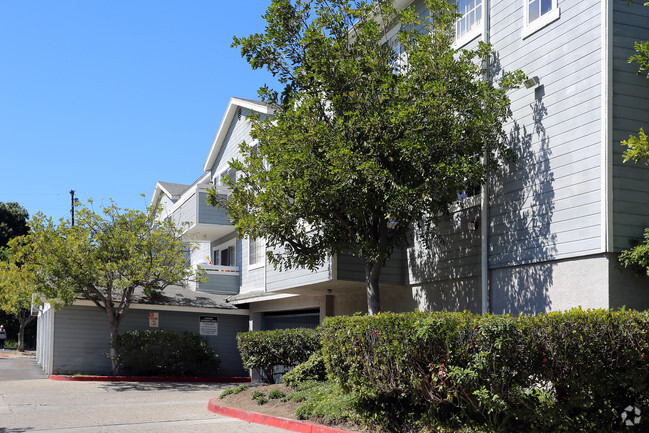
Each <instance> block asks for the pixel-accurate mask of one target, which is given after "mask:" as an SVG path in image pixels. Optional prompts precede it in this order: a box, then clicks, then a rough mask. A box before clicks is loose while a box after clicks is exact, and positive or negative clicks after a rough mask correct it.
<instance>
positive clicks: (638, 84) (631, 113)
mask: <svg viewBox="0 0 649 433" xmlns="http://www.w3.org/2000/svg"><path fill="white" fill-rule="evenodd" d="M647 39H649V7H646V6H643V5H642V2H639V3H637V2H636V3H634V4H631V5H627V3H626V2H622V1H620V2H613V58H612V61H613V134H612V135H613V136H612V146H613V212H614V214H613V224H614V226H613V236H614V238H613V246H614V250H615V251H620V250H622V249H626V248H629V247H630V246H631V240H632V239H634V238H635V239H640V238H642V235H643V231H644V229H645V227H649V190H648V189H647V186H648V185H649V168H648V167H647V166H645V165H643V164H639V165H636V164H635V163H633V162H627V163H626V164H623V163H622V153H623V152H624V150H625V147H624V146H621V145H620V141H622V140H626V139H627V138H628V137H629V135H630V134H633V135H636V136H637V133H638V130H639V129H640V127H644V129H645V131H646V132H649V122H648V120H649V103H648V101H649V80H647V77H646V75H645V74H641V75H638V74H637V73H636V71H637V63H631V64H629V63H628V62H627V60H628V58H629V57H631V56H632V55H633V54H634V53H635V51H634V50H633V43H634V42H635V41H641V40H647Z"/></svg>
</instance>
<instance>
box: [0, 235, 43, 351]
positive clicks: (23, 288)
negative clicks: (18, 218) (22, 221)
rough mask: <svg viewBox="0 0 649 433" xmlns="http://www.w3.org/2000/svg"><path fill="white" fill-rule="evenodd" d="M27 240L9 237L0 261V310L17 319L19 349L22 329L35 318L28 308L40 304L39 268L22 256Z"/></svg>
mask: <svg viewBox="0 0 649 433" xmlns="http://www.w3.org/2000/svg"><path fill="white" fill-rule="evenodd" d="M29 239H30V238H29V236H28V235H25V236H18V237H15V238H13V239H11V240H10V241H9V243H8V244H7V249H6V260H3V261H0V310H3V311H4V312H6V313H9V314H11V315H13V316H15V317H16V319H17V320H18V346H17V351H18V352H22V351H24V349H25V329H26V328H27V325H29V324H30V323H31V322H32V320H34V318H35V316H32V314H31V309H32V307H33V306H36V307H37V306H38V305H39V304H40V296H39V294H38V288H37V285H38V269H39V267H38V265H37V264H35V263H30V262H29V261H27V262H26V261H25V260H24V259H23V258H24V256H25V254H28V251H29V250H30V247H31V245H29V244H28V243H29V242H30V241H29Z"/></svg>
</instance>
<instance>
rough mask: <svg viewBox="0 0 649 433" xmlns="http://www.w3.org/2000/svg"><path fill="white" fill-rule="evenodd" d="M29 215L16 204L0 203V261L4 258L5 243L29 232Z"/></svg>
mask: <svg viewBox="0 0 649 433" xmlns="http://www.w3.org/2000/svg"><path fill="white" fill-rule="evenodd" d="M28 218H29V213H27V210H26V209H25V208H24V207H22V206H21V205H19V204H18V203H16V202H7V203H3V202H0V260H2V259H3V258H4V256H5V248H6V246H7V243H8V242H9V241H10V240H11V239H12V238H15V237H18V236H23V235H26V234H27V233H28V232H29V227H27V219H28Z"/></svg>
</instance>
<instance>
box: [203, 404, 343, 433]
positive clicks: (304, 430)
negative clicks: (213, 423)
mask: <svg viewBox="0 0 649 433" xmlns="http://www.w3.org/2000/svg"><path fill="white" fill-rule="evenodd" d="M215 400H218V398H213V399H211V400H210V402H209V403H208V404H207V409H208V410H209V411H210V412H214V413H217V414H219V415H225V416H229V417H232V418H238V419H240V420H243V421H248V422H254V423H255V424H263V425H267V426H270V427H277V428H281V429H284V430H290V431H294V432H299V433H350V432H349V430H340V429H337V428H333V427H327V426H324V425H319V424H311V423H308V422H304V421H298V420H295V419H289V418H282V417H278V416H272V415H265V414H263V413H257V412H249V411H247V410H241V409H233V408H231V407H225V406H219V405H218V404H216V403H215V402H214V401H215Z"/></svg>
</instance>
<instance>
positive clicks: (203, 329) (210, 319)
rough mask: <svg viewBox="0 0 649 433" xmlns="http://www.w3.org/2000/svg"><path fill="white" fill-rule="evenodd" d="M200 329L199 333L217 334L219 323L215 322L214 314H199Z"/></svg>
mask: <svg viewBox="0 0 649 433" xmlns="http://www.w3.org/2000/svg"><path fill="white" fill-rule="evenodd" d="M200 322H201V326H200V331H199V333H200V334H201V335H219V325H218V323H216V317H214V316H200Z"/></svg>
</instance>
